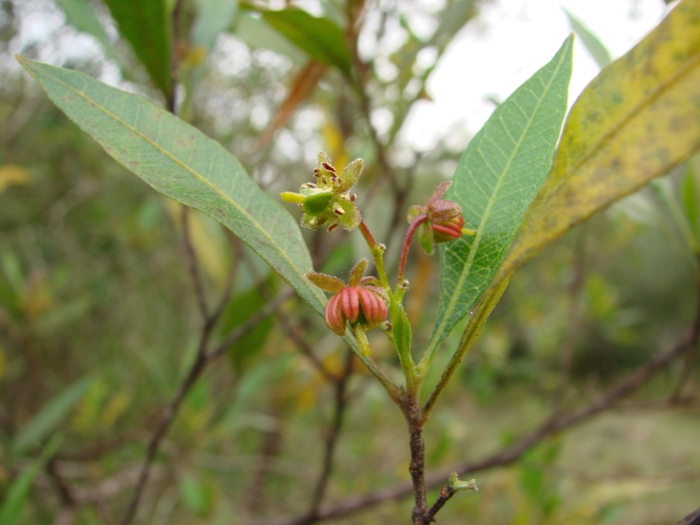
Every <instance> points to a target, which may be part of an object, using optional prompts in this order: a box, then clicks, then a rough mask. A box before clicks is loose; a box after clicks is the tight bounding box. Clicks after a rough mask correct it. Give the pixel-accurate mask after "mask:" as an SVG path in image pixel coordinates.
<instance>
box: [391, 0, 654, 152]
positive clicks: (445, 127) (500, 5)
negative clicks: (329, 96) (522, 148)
mask: <svg viewBox="0 0 700 525" xmlns="http://www.w3.org/2000/svg"><path fill="white" fill-rule="evenodd" d="M562 5H563V6H566V8H567V9H568V10H569V11H570V12H571V13H572V14H574V15H575V16H576V17H577V18H578V19H579V20H580V21H582V22H583V23H584V24H585V25H586V26H587V27H588V28H589V29H590V30H591V31H592V32H593V33H595V34H596V35H597V36H598V37H599V38H600V40H601V41H602V42H603V43H604V44H605V45H606V47H607V48H608V49H609V50H610V51H611V53H612V55H613V58H617V57H619V56H621V55H623V54H625V53H626V52H627V51H628V50H629V49H630V48H631V47H633V46H634V45H635V44H636V43H637V42H638V41H639V40H640V39H641V38H642V37H643V36H644V35H645V34H646V33H648V32H649V30H651V29H652V28H653V27H654V26H656V25H657V23H658V22H659V20H660V19H661V18H662V17H663V14H664V13H665V9H666V8H665V5H664V3H663V2H662V1H661V0H563V1H558V0H495V1H493V2H492V3H491V4H489V5H487V6H485V7H484V8H483V9H482V12H481V16H480V18H479V20H478V21H477V22H476V23H474V22H472V23H471V24H470V25H469V26H467V28H466V29H465V30H464V31H463V32H462V33H460V34H459V35H458V37H457V38H456V39H455V41H454V42H453V43H452V44H451V45H450V47H449V48H448V50H447V52H446V54H445V55H444V56H443V58H442V60H441V61H440V63H439V65H438V67H437V68H436V70H435V72H434V73H433V75H432V77H431V78H430V80H429V83H428V92H429V93H430V95H431V96H432V98H433V101H432V102H431V101H420V102H418V103H417V105H416V106H415V107H414V108H413V110H412V113H411V115H410V116H409V120H408V121H407V122H406V123H405V125H404V129H403V135H402V139H403V140H404V141H405V142H406V143H407V144H408V145H409V146H410V147H411V148H413V149H416V150H429V149H432V148H433V147H434V146H435V143H436V142H437V139H438V137H441V136H445V134H446V132H449V131H450V130H454V132H455V134H457V135H460V137H459V138H456V140H457V141H458V142H462V141H463V140H464V135H463V130H467V132H468V134H469V135H473V134H474V133H476V132H477V131H478V130H479V128H480V127H481V126H482V125H483V124H484V122H485V121H486V119H488V117H489V115H490V114H491V112H492V111H493V109H494V105H493V104H492V103H491V102H489V101H488V100H487V99H486V97H487V96H489V95H493V96H494V97H495V98H496V99H499V100H504V99H505V98H507V97H508V95H510V93H512V92H513V91H514V90H515V88H517V87H518V86H519V85H520V84H522V83H523V82H524V81H525V80H527V78H529V77H530V76H531V75H532V74H533V73H535V71H537V70H538V69H539V68H540V67H542V66H543V65H544V64H546V63H547V62H548V61H549V60H550V59H551V58H552V56H553V55H554V53H555V52H556V51H557V50H558V49H559V47H560V46H561V44H562V42H563V41H564V39H565V38H566V37H567V35H568V34H569V33H570V32H571V27H570V25H569V21H568V18H567V17H566V15H565V14H564V11H563V10H562V7H561V6H562ZM598 71H599V69H598V66H597V64H596V63H595V61H594V60H593V59H592V57H591V56H590V55H589V54H588V51H587V50H586V49H585V47H584V46H583V44H582V43H581V42H580V40H577V43H576V45H575V47H574V70H573V78H572V81H571V90H570V96H569V103H570V104H571V103H572V102H573V101H574V99H575V98H576V97H577V96H578V94H579V93H580V92H581V91H582V90H583V88H584V87H585V86H586V84H588V82H590V80H591V79H592V78H593V77H595V76H596V75H597V74H598ZM460 131H461V132H460Z"/></svg>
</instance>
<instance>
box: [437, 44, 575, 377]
mask: <svg viewBox="0 0 700 525" xmlns="http://www.w3.org/2000/svg"><path fill="white" fill-rule="evenodd" d="M572 47H573V38H572V37H569V38H567V39H566V40H565V41H564V44H563V45H562V47H561V48H560V49H559V51H558V52H557V54H556V55H555V56H554V58H552V60H551V61H550V62H549V63H548V64H547V65H545V66H544V67H543V68H542V69H540V70H539V71H537V73H535V74H534V75H533V76H532V77H530V78H529V79H528V80H527V81H525V83H524V84H522V85H521V86H520V87H519V88H518V89H517V90H516V91H515V92H514V93H513V94H512V95H511V96H510V97H508V99H507V100H506V101H505V102H504V103H503V104H501V105H500V106H498V107H497V108H496V109H495V110H494V112H493V114H492V115H491V118H489V120H488V122H486V124H485V125H484V127H483V128H482V129H481V130H480V131H479V133H477V134H476V136H475V137H474V138H473V139H472V141H471V142H470V143H469V146H468V147H467V149H466V151H465V152H464V154H463V155H462V158H461V160H460V162H459V165H458V166H457V170H456V171H455V174H454V176H453V178H452V181H453V184H452V186H451V187H450V189H449V190H448V191H447V194H446V195H445V196H446V198H448V199H452V200H454V201H455V202H457V203H458V204H459V205H460V206H461V207H462V214H463V216H464V221H465V226H467V227H468V228H472V229H474V230H476V235H474V236H473V237H462V238H461V239H459V240H456V241H454V242H449V243H445V244H442V245H441V246H440V255H441V271H440V305H439V309H438V323H437V325H436V327H435V330H434V332H433V337H432V338H431V343H430V345H429V347H428V352H426V358H427V359H428V361H427V363H429V362H430V359H432V358H431V357H430V353H432V352H434V351H435V349H436V348H437V346H438V345H439V344H440V343H441V342H442V341H443V340H444V339H445V337H447V334H448V333H449V332H450V330H452V328H453V327H454V326H455V324H456V323H457V322H459V321H460V320H461V319H462V318H463V317H464V316H465V315H466V314H467V313H468V312H469V311H470V310H471V309H472V308H473V307H474V305H475V304H476V302H477V301H478V300H479V298H480V297H481V295H482V294H483V292H484V290H486V288H487V286H488V285H489V283H490V282H491V279H492V278H493V276H494V275H495V274H496V271H497V270H498V267H499V266H500V264H501V262H502V261H503V259H504V258H505V256H506V253H507V252H508V247H509V246H510V244H511V241H512V240H513V237H514V236H515V234H516V232H517V230H518V226H519V225H520V220H521V218H522V217H523V215H524V214H525V210H526V209H527V206H528V204H529V203H530V201H531V200H532V199H533V198H534V196H535V194H536V193H537V190H538V189H539V188H540V185H541V184H542V181H543V180H544V178H545V176H546V175H547V172H548V171H549V168H550V164H551V160H552V155H553V153H554V148H555V146H556V143H557V138H558V137H559V132H560V130H561V125H562V121H563V120H564V115H565V113H566V99H567V92H568V88H569V79H570V77H571V55H572Z"/></svg>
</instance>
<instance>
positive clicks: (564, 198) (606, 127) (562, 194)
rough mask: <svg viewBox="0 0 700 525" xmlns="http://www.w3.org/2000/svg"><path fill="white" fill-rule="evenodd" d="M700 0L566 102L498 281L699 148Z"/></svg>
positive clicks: (689, 0)
mask: <svg viewBox="0 0 700 525" xmlns="http://www.w3.org/2000/svg"><path fill="white" fill-rule="evenodd" d="M698 13H700V0H685V1H683V2H681V3H680V4H678V6H677V7H676V8H675V9H674V10H673V11H671V13H670V14H669V15H668V16H667V17H666V19H665V20H663V21H662V22H661V24H659V26H658V27H657V28H656V29H654V30H653V31H652V32H651V33H650V34H649V35H648V36H646V37H645V38H644V39H643V40H642V41H641V42H640V43H639V44H638V45H637V46H635V47H634V48H633V49H632V50H631V51H630V52H629V53H627V54H626V55H625V56H623V57H622V58H620V59H619V60H616V61H615V62H613V63H612V64H610V65H609V66H608V67H606V68H605V69H604V70H603V71H602V72H601V73H600V75H598V76H597V77H596V78H595V79H594V80H593V81H592V82H591V83H590V84H589V85H588V87H586V89H585V90H584V91H583V93H582V94H581V96H580V97H579V99H578V100H577V101H576V103H575V104H574V106H573V108H572V109H571V113H570V115H569V118H568V120H567V123H566V126H565V128H564V133H563V135H562V140H561V144H560V146H559V149H558V150H557V154H556V157H555V159H554V164H553V166H552V170H551V173H550V174H549V177H548V179H547V182H546V183H545V184H544V186H543V187H542V189H541V191H540V192H539V194H538V195H537V198H536V199H535V200H534V202H533V203H532V206H531V207H530V209H529V210H528V213H527V215H526V216H525V218H524V220H523V224H522V227H521V231H520V233H519V235H518V237H517V238H516V240H515V243H514V245H513V248H512V249H511V252H510V253H509V255H508V258H507V259H506V261H505V263H504V265H503V267H502V268H501V270H500V271H499V274H498V276H497V278H496V280H495V281H494V286H495V285H497V282H496V281H499V280H502V279H505V278H507V277H508V276H509V275H510V274H511V273H512V272H513V271H514V270H515V269H516V268H517V267H518V266H520V265H521V264H522V263H523V262H525V261H526V260H528V259H530V258H531V257H533V256H534V255H535V253H537V252H538V251H539V250H540V249H542V247H544V246H545V245H547V244H548V243H550V242H552V241H553V240H554V239H556V238H558V237H559V236H561V235H562V234H564V233H565V232H567V231H568V230H569V229H571V228H572V227H573V226H575V225H576V224H579V223H580V222H582V221H584V220H586V219H587V218H589V217H590V216H591V215H593V214H594V213H595V212H597V211H598V210H601V209H603V208H605V207H607V206H609V205H610V204H611V203H613V202H615V201H617V200H619V199H620V198H622V197H624V196H625V195H628V194H630V193H632V192H634V191H635V190H637V189H638V188H640V187H641V186H642V185H644V184H646V183H647V182H649V181H650V180H652V179H653V178H654V177H657V176H659V175H663V174H664V173H667V172H668V171H669V170H670V169H671V168H673V167H674V166H676V165H677V164H679V163H680V162H683V161H684V160H685V159H686V158H687V157H688V156H689V155H691V154H692V153H693V152H695V151H698V149H700V87H699V86H700V16H699V15H698Z"/></svg>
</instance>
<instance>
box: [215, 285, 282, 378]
mask: <svg viewBox="0 0 700 525" xmlns="http://www.w3.org/2000/svg"><path fill="white" fill-rule="evenodd" d="M266 281H267V282H264V283H261V285H262V286H263V287H265V288H267V289H268V290H273V289H274V280H273V279H266ZM266 304H267V300H266V299H265V297H263V295H262V294H261V293H260V290H259V287H252V288H250V289H249V290H247V291H246V292H245V293H241V294H238V295H237V296H236V297H234V298H233V299H232V300H231V301H230V303H229V304H228V306H227V307H226V309H225V310H224V312H223V314H222V316H221V322H220V323H219V328H218V330H217V331H218V332H219V333H220V335H221V336H224V335H225V334H228V333H229V332H231V331H232V330H233V329H235V328H236V327H238V326H241V325H242V324H244V323H246V322H247V321H248V320H249V319H250V318H251V317H253V316H254V315H255V314H256V313H258V312H259V311H260V310H261V309H262V308H263V307H264V306H265V305H266ZM274 324H275V323H274V319H273V317H272V316H269V317H266V318H265V319H263V320H262V321H260V322H259V323H258V324H257V325H256V326H255V328H253V329H252V330H251V331H250V332H248V333H247V334H246V335H244V336H243V337H242V338H240V339H238V340H237V341H236V342H235V343H234V344H233V345H232V346H231V348H230V351H229V357H230V358H231V362H232V364H233V367H234V369H235V371H236V372H237V373H239V374H240V373H241V372H242V371H243V370H244V369H246V368H248V367H249V366H250V364H251V362H253V361H254V360H255V358H256V357H257V356H258V355H259V354H260V352H261V351H262V350H263V349H264V348H265V342H266V341H267V336H268V335H269V334H270V331H271V330H272V328H273V327H274Z"/></svg>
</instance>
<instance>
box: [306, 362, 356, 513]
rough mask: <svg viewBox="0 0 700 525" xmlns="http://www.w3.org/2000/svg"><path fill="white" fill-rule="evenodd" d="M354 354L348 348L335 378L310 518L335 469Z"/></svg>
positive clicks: (324, 493)
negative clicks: (326, 432)
mask: <svg viewBox="0 0 700 525" xmlns="http://www.w3.org/2000/svg"><path fill="white" fill-rule="evenodd" d="M354 356H355V354H354V352H353V351H352V350H351V349H349V348H348V349H347V350H346V354H345V366H344V368H343V372H342V375H341V376H340V378H339V379H336V380H335V383H334V385H333V386H334V390H335V398H334V401H335V403H334V407H333V408H334V410H333V421H332V423H331V427H330V429H329V431H328V434H327V435H326V439H325V448H324V452H323V463H322V467H321V472H320V474H319V476H318V480H317V481H316V487H315V489H314V492H313V498H312V500H311V506H310V508H309V518H315V517H316V514H317V513H318V509H319V507H320V506H321V503H323V498H324V496H325V495H326V492H327V490H328V481H329V479H330V476H331V473H332V471H333V459H334V457H335V450H336V447H337V444H338V439H339V437H340V430H341V428H342V425H343V420H344V417H345V413H346V411H347V408H348V395H347V386H348V381H349V380H350V377H351V375H352V365H353V360H354Z"/></svg>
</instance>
